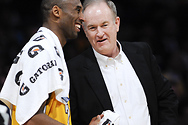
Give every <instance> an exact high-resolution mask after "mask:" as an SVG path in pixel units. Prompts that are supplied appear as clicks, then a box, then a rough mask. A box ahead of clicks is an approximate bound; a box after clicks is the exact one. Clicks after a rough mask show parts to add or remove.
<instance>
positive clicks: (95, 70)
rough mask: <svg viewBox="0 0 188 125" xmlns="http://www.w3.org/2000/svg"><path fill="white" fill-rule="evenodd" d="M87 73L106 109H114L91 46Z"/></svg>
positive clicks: (92, 86) (86, 66)
mask: <svg viewBox="0 0 188 125" xmlns="http://www.w3.org/2000/svg"><path fill="white" fill-rule="evenodd" d="M85 75H86V78H87V79H88V81H89V84H90V86H91V88H92V90H93V92H94V93H95V95H96V96H97V98H98V100H99V102H100V103H101V105H102V106H103V108H104V110H106V109H110V110H112V111H113V107H112V103H111V99H110V96H109V94H108V90H107V88H106V84H105V82H104V79H103V77H102V73H101V71H100V68H99V65H98V63H97V60H96V58H95V56H94V53H93V51H92V48H91V47H90V48H89V49H88V51H87V53H86V65H85Z"/></svg>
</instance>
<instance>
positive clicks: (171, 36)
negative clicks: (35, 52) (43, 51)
mask: <svg viewBox="0 0 188 125" xmlns="http://www.w3.org/2000/svg"><path fill="white" fill-rule="evenodd" d="M81 1H82V2H83V0H81ZM112 1H113V2H114V3H115V4H116V6H117V10H118V15H119V16H120V19H121V24H120V31H119V33H118V40H119V41H130V42H132V41H142V42H147V43H148V44H149V45H150V46H151V48H152V50H153V54H154V55H155V56H156V58H157V61H158V64H159V66H160V68H161V71H162V73H163V74H164V75H165V77H167V78H168V79H169V81H170V82H171V84H172V87H173V89H174V91H175V93H176V94H177V96H178V99H179V102H180V104H179V119H180V123H179V125H188V92H187V90H188V0H112ZM40 3H41V0H29V1H26V0H0V5H1V7H0V89H1V87H2V85H3V83H4V80H5V78H6V75H7V73H8V71H9V68H10V66H11V64H12V61H13V59H14V58H15V57H16V55H17V54H18V53H19V52H20V50H21V48H22V47H23V46H24V45H25V44H26V42H28V40H29V39H30V37H31V36H32V35H33V34H34V33H35V32H36V31H37V30H38V28H39V27H40V26H41V25H42V20H41V13H40ZM88 46H89V42H88V41H87V38H86V37H85V35H84V33H83V30H81V32H80V33H79V37H78V38H77V39H76V40H68V43H67V44H66V45H65V47H64V53H65V58H66V60H69V59H71V58H73V57H75V56H76V55H78V54H80V53H82V52H83V51H84V50H85V49H86V48H87V47H88Z"/></svg>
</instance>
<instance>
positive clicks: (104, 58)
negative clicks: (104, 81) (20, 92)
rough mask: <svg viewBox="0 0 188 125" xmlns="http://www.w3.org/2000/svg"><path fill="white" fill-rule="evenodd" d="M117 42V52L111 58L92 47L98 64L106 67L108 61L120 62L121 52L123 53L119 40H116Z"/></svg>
mask: <svg viewBox="0 0 188 125" xmlns="http://www.w3.org/2000/svg"><path fill="white" fill-rule="evenodd" d="M117 44H118V46H119V50H120V52H119V54H118V55H117V56H116V57H115V58H112V57H107V56H105V55H102V54H100V53H98V52H97V51H96V50H95V49H94V48H93V51H94V54H95V57H96V58H97V61H98V63H99V65H102V66H104V67H107V65H109V63H110V61H112V60H116V61H118V62H120V63H122V54H123V51H122V46H121V44H120V42H119V41H118V40H117Z"/></svg>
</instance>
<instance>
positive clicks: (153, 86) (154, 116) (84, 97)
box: [68, 42, 178, 125]
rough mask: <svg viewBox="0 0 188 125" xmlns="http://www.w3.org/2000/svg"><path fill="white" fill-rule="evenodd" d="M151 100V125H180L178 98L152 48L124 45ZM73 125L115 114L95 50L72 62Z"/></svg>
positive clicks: (131, 44) (81, 124) (86, 52)
mask: <svg viewBox="0 0 188 125" xmlns="http://www.w3.org/2000/svg"><path fill="white" fill-rule="evenodd" d="M121 45H122V49H123V51H124V53H125V54H126V56H127V57H128V59H129V61H130V62H131V64H132V66H133V68H134V70H135V71H136V74H137V76H138V78H139V79H140V81H141V84H142V86H143V88H144V91H145V95H146V98H147V103H148V108H149V113H150V117H151V125H176V123H177V103H178V101H177V98H176V96H175V94H174V93H173V90H172V89H171V87H170V84H169V83H168V81H167V80H166V79H165V78H164V77H163V76H162V75H161V72H160V69H159V67H158V65H157V63H156V60H155V58H154V56H153V55H152V52H151V49H150V47H149V46H148V45H147V44H146V43H141V42H122V43H121ZM68 69H69V74H70V82H71V83H70V87H71V89H70V103H71V115H72V116H71V117H72V123H73V125H88V124H89V122H90V121H91V119H92V118H93V117H94V116H97V115H98V114H101V113H102V111H105V110H107V109H110V110H112V111H113V107H112V103H111V99H110V97H109V94H108V91H107V88H106V85H105V82H104V79H103V76H102V73H101V71H100V68H99V65H98V63H97V60H96V58H95V56H94V53H93V50H92V48H91V47H90V48H88V49H87V50H86V51H85V52H83V53H82V54H81V55H79V56H77V57H75V58H73V59H71V60H70V61H69V62H68Z"/></svg>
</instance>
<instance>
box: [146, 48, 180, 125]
mask: <svg viewBox="0 0 188 125" xmlns="http://www.w3.org/2000/svg"><path fill="white" fill-rule="evenodd" d="M146 50H148V52H147V53H148V56H149V60H147V62H148V65H149V67H150V69H151V73H152V77H153V80H154V83H155V89H156V95H157V102H158V104H157V105H158V125H177V121H178V120H177V119H178V113H177V112H178V111H177V107H178V100H177V97H176V95H175V93H174V91H173V90H172V88H171V85H170V83H169V81H168V80H167V79H166V78H165V77H164V76H163V75H162V73H161V71H160V68H159V66H158V64H157V62H156V59H155V57H154V56H153V55H152V51H151V49H150V47H149V45H147V49H146Z"/></svg>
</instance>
